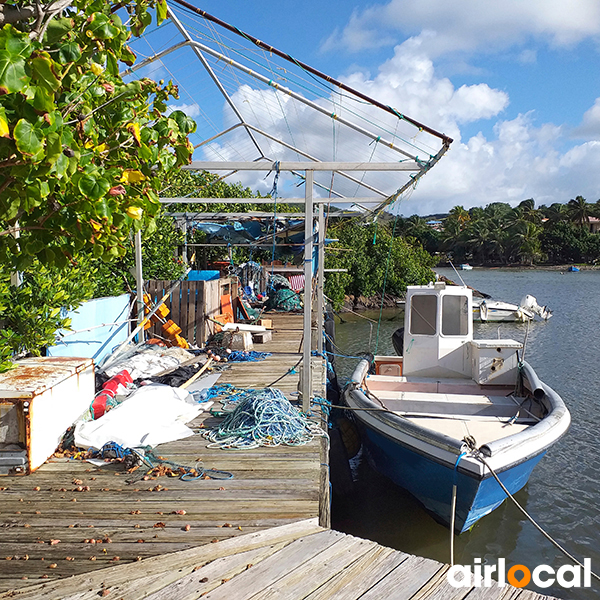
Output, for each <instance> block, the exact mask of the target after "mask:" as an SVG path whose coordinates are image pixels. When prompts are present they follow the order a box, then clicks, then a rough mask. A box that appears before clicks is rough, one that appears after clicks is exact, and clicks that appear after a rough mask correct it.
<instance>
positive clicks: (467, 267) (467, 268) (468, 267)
mask: <svg viewBox="0 0 600 600" xmlns="http://www.w3.org/2000/svg"><path fill="white" fill-rule="evenodd" d="M459 269H460V270H461V271H472V270H473V267H472V266H471V265H470V264H469V263H463V264H462V265H459Z"/></svg>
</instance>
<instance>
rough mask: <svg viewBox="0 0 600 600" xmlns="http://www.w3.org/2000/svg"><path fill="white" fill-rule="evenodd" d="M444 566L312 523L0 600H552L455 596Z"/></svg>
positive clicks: (497, 593) (492, 593)
mask: <svg viewBox="0 0 600 600" xmlns="http://www.w3.org/2000/svg"><path fill="white" fill-rule="evenodd" d="M448 568H449V567H448V565H443V564H441V563H439V562H436V561H434V560H430V559H427V558H420V557H418V556H413V555H410V554H405V553H404V552H399V551H397V550H392V549H391V548H386V547H384V546H380V545H378V544H376V543H375V542H371V541H368V540H363V539H359V538H355V537H353V536H350V535H345V534H342V533H339V532H337V531H332V530H328V529H324V528H321V527H319V526H318V524H317V522H316V520H315V519H310V520H304V521H299V522H297V523H293V524H290V525H285V526H282V527H276V528H273V529H268V530H265V531H261V532H258V533H252V534H247V535H242V536H240V537H237V538H230V539H228V540H224V541H220V542H218V543H214V544H206V545H204V546H200V547H197V548H191V549H189V550H183V551H180V552H176V553H173V554H166V555H163V556H156V557H153V558H148V559H146V560H144V561H141V562H137V563H133V564H128V565H119V566H115V567H112V568H108V569H103V570H101V571H96V572H94V573H86V574H81V575H77V576H75V577H72V578H70V579H65V580H62V581H53V582H47V583H38V584H37V585H34V586H31V587H28V588H24V589H22V590H18V591H17V592H9V593H6V594H0V599H2V600H8V599H9V598H10V599H13V600H14V599H18V600H38V599H39V598H44V599H45V600H58V599H60V600H95V599H96V598H98V597H105V596H106V597H109V598H119V599H121V600H141V599H142V598H146V599H148V600H171V599H172V598H177V599H183V598H187V599H189V600H192V599H196V598H200V597H202V598H206V599H207V600H231V599H235V600H262V599H264V600H266V599H271V598H278V599H280V600H284V599H287V600H296V599H300V598H305V599H307V600H356V599H358V598H361V599H362V600H379V599H383V598H393V599H394V600H426V599H429V600H434V599H440V598H444V599H450V598H451V599H452V600H550V597H549V596H546V595H541V594H538V593H536V592H533V591H530V590H524V589H517V588H514V587H511V586H506V587H502V588H500V587H490V588H484V587H478V588H473V587H464V588H459V589H457V588H454V587H453V586H452V585H451V584H450V583H449V582H448V581H447V577H446V573H447V571H448Z"/></svg>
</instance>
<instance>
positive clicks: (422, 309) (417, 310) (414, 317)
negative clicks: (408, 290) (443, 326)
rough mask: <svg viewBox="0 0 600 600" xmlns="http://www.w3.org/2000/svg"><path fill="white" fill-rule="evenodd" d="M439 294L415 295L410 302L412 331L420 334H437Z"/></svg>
mask: <svg viewBox="0 0 600 600" xmlns="http://www.w3.org/2000/svg"><path fill="white" fill-rule="evenodd" d="M436 315H437V296H433V295H427V296H425V295H420V296H413V297H412V298H411V303H410V332H411V333H414V334H418V335H435V318H436Z"/></svg>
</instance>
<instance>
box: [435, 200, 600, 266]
mask: <svg viewBox="0 0 600 600" xmlns="http://www.w3.org/2000/svg"><path fill="white" fill-rule="evenodd" d="M597 215H600V201H598V202H596V203H595V204H589V203H588V202H587V201H586V200H585V198H583V197H581V196H577V197H576V198H575V199H574V200H570V201H569V202H568V203H567V204H561V203H554V204H552V205H551V206H541V207H540V208H539V209H537V210H536V208H535V202H534V200H533V199H531V198H529V199H527V200H523V201H522V202H521V203H520V204H519V205H518V206H516V207H514V208H511V206H510V205H508V204H505V203H500V202H494V203H492V204H489V205H488V206H486V207H485V208H481V207H475V208H472V209H470V210H469V211H468V212H467V211H465V209H464V208H463V207H462V206H457V207H455V208H453V209H452V210H451V211H450V212H449V214H448V216H447V217H446V219H445V220H444V227H443V231H442V233H441V238H440V239H441V241H440V244H439V246H438V248H437V251H440V252H444V253H446V254H447V256H448V257H449V258H451V259H452V260H453V261H454V262H456V263H461V262H466V261H467V260H468V261H473V262H474V263H476V264H482V265H485V264H514V263H518V264H527V265H533V264H535V263H538V262H540V261H549V262H551V263H554V264H564V263H569V262H589V263H595V262H597V261H598V260H599V259H600V235H598V234H596V233H593V234H592V233H590V228H589V222H590V217H592V216H597ZM427 249H428V250H429V251H436V249H435V247H434V246H432V245H431V244H430V245H428V247H427Z"/></svg>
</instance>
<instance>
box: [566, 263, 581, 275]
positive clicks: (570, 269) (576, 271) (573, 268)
mask: <svg viewBox="0 0 600 600" xmlns="http://www.w3.org/2000/svg"><path fill="white" fill-rule="evenodd" d="M567 271H571V273H579V267H576V266H575V265H571V266H570V267H569V268H568V269H567Z"/></svg>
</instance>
